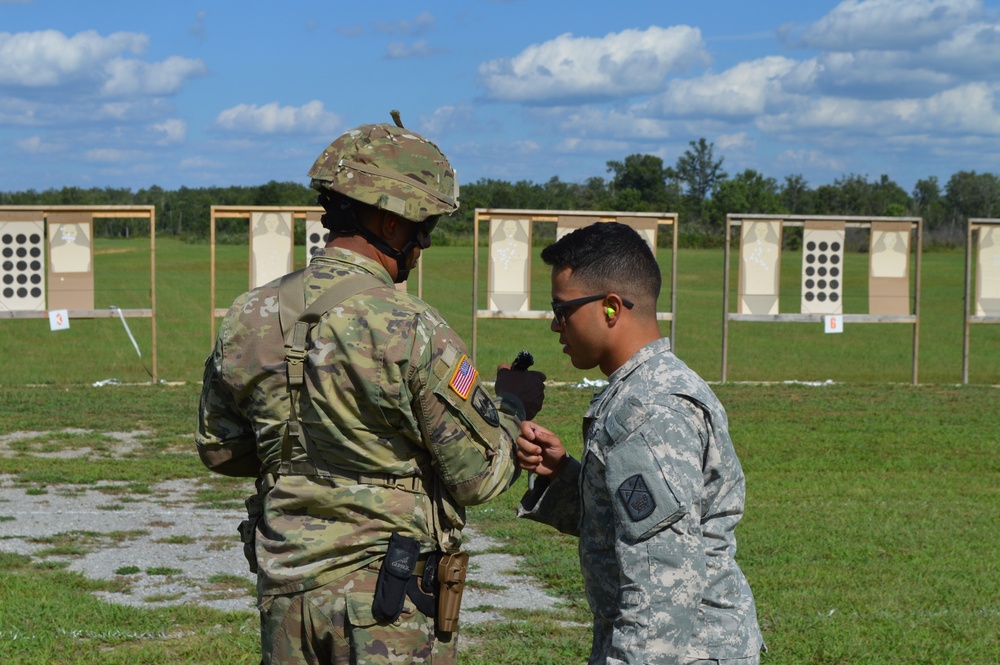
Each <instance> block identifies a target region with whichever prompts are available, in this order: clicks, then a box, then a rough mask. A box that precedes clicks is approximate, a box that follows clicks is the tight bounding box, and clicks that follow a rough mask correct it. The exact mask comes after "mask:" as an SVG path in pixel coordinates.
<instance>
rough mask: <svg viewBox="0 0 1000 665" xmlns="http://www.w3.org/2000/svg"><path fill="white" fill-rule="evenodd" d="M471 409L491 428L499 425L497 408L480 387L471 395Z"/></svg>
mask: <svg viewBox="0 0 1000 665" xmlns="http://www.w3.org/2000/svg"><path fill="white" fill-rule="evenodd" d="M472 408H473V409H475V410H476V413H478V414H479V415H481V416H482V417H483V420H485V421H486V422H487V423H489V424H490V425H492V426H493V427H497V426H498V425H499V424H500V414H498V413H497V407H496V405H495V404H494V403H493V400H492V399H490V396H489V394H488V393H487V392H486V391H485V390H483V387H482V386H476V390H475V391H474V392H473V393H472Z"/></svg>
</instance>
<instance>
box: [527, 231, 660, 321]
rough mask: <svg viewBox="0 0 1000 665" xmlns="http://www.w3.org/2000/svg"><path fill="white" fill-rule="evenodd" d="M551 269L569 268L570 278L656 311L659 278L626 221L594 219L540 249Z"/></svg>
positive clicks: (647, 250)
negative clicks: (599, 220) (592, 221)
mask: <svg viewBox="0 0 1000 665" xmlns="http://www.w3.org/2000/svg"><path fill="white" fill-rule="evenodd" d="M542 260H543V261H545V263H546V264H547V265H550V266H552V267H554V268H570V269H571V270H572V271H573V278H574V279H580V280H582V281H584V282H586V283H587V285H588V286H590V287H593V288H595V289H599V290H601V291H604V292H606V293H617V294H618V295H620V296H621V297H623V298H625V299H627V300H632V301H634V302H635V303H636V305H640V306H643V308H645V307H649V308H650V309H651V310H652V311H653V312H655V311H656V300H657V298H659V296H660V286H661V282H662V278H661V276H660V266H659V264H658V263H657V262H656V257H655V256H654V255H653V252H652V250H651V249H650V248H649V245H648V244H647V243H646V241H645V240H644V239H643V238H642V236H640V235H639V234H638V232H636V231H635V229H633V228H632V227H630V226H628V225H627V224H622V223H620V222H596V223H594V224H590V225H588V226H584V227H582V228H579V229H576V230H575V231H573V232H571V233H568V234H566V235H565V236H563V237H562V238H560V239H559V240H557V241H556V242H554V243H553V244H551V245H549V246H548V247H546V248H545V249H543V250H542Z"/></svg>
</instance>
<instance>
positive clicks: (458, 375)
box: [448, 355, 479, 399]
mask: <svg viewBox="0 0 1000 665" xmlns="http://www.w3.org/2000/svg"><path fill="white" fill-rule="evenodd" d="M477 378H479V370H477V369H476V368H475V367H473V366H472V363H471V362H469V357H468V356H466V355H463V356H462V360H461V361H459V363H458V367H456V368H455V373H454V374H452V376H451V381H449V382H448V385H449V386H450V387H451V389H452V390H454V391H455V393H456V394H457V395H458V396H459V397H461V398H462V399H469V392H470V391H471V390H472V386H473V384H475V382H476V379H477Z"/></svg>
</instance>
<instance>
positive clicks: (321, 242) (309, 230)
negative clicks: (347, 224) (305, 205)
mask: <svg viewBox="0 0 1000 665" xmlns="http://www.w3.org/2000/svg"><path fill="white" fill-rule="evenodd" d="M329 239H330V232H329V231H327V230H326V229H325V228H324V227H323V223H322V222H321V221H320V220H319V219H318V218H317V219H313V218H312V215H311V214H310V215H309V216H307V217H306V263H309V262H310V261H312V259H313V257H314V256H316V254H317V253H319V252H321V251H322V250H323V248H324V247H326V243H327V241H328V240H329Z"/></svg>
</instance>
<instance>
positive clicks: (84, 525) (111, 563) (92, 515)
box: [0, 435, 556, 624]
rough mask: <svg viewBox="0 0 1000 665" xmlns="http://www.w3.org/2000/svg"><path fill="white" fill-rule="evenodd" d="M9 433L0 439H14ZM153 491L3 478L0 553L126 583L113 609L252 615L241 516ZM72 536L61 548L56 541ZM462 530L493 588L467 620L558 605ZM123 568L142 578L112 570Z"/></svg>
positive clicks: (481, 539) (478, 575) (183, 495)
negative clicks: (200, 609) (191, 606)
mask: <svg viewBox="0 0 1000 665" xmlns="http://www.w3.org/2000/svg"><path fill="white" fill-rule="evenodd" d="M10 436H11V435H8V437H3V438H4V439H8V440H10V439H9V437H10ZM127 438H128V437H123V439H125V441H124V445H128V442H127ZM0 443H4V442H0ZM0 447H2V446H0ZM77 452H80V451H77ZM151 489H152V492H151V493H143V494H134V493H129V492H127V491H123V490H124V484H122V483H114V482H101V483H100V484H99V486H97V487H95V486H83V485H55V486H50V487H48V488H47V491H46V492H45V493H37V492H32V491H31V490H30V489H29V488H26V487H23V486H19V485H17V484H16V483H15V482H14V479H13V478H11V477H10V476H0V552H12V553H17V554H24V555H30V556H36V557H43V556H44V558H45V560H47V561H53V560H65V561H67V562H68V564H69V569H70V570H73V571H78V572H80V573H82V574H83V575H85V576H86V577H89V578H93V579H102V580H110V579H116V578H119V579H121V580H123V581H127V583H128V585H127V591H126V592H124V593H111V592H99V593H98V595H99V596H100V597H101V598H103V599H104V600H106V601H108V602H113V603H121V604H126V605H135V606H143V607H156V606H163V605H176V604H183V603H200V604H202V605H206V606H209V607H213V608H216V609H219V610H226V611H234V612H253V611H254V610H255V607H254V599H253V593H252V591H250V590H249V588H248V585H251V584H252V583H253V579H254V578H253V576H252V575H251V574H250V573H249V571H247V568H246V561H245V560H244V558H243V551H242V545H241V544H240V542H239V538H238V537H237V535H236V525H237V524H238V523H239V521H240V519H242V518H241V515H240V514H239V513H238V512H236V511H232V510H209V509H201V508H196V507H195V494H196V492H197V490H198V489H200V485H199V484H198V483H197V482H195V481H188V480H184V481H181V480H171V481H167V482H163V483H160V484H158V485H155V486H153V487H152V488H151ZM73 532H76V533H75V535H73V536H71V537H69V538H65V539H59V540H58V542H53V541H52V540H51V538H52V537H53V536H57V535H59V534H70V533H73ZM466 533H467V534H468V535H469V536H470V537H469V538H468V543H467V545H468V546H467V549H468V550H469V552H470V573H469V579H470V580H471V581H472V582H473V583H482V584H485V585H489V587H490V588H489V589H481V588H473V587H472V586H469V587H467V588H466V591H465V596H464V598H463V601H462V606H463V611H462V620H463V623H466V624H474V623H480V622H484V621H491V620H495V619H498V618H500V615H499V614H497V612H495V611H493V610H492V609H491V608H538V609H545V608H551V607H553V606H554V605H555V603H556V599H554V598H553V597H551V596H549V595H547V594H546V593H545V592H543V591H542V590H541V589H540V588H539V586H538V585H533V584H532V583H531V580H530V578H528V577H525V576H523V575H510V574H508V572H507V571H510V570H512V569H514V568H515V567H516V566H515V561H514V559H513V557H511V556H509V555H506V554H498V553H493V552H489V551H488V550H491V549H495V548H496V546H497V545H498V543H496V542H495V541H492V540H491V539H489V538H487V537H485V536H481V535H479V534H476V533H474V532H470V531H468V530H467V532H466ZM102 534H105V535H103V536H102ZM46 539H48V540H46ZM63 544H69V545H72V544H82V545H83V546H84V547H85V548H86V549H87V550H88V553H86V554H85V555H82V556H81V555H71V556H64V555H56V554H46V553H45V550H46V549H47V548H52V547H54V546H56V545H63ZM126 567H131V568H132V569H138V571H139V572H135V573H130V574H124V575H121V574H118V573H117V572H116V571H119V570H122V569H124V568H126ZM157 569H159V570H157ZM167 569H174V570H175V571H181V572H170V571H169V570H167ZM150 571H152V573H151V572H150ZM163 573H166V574H163ZM219 576H224V577H223V578H222V579H219ZM213 578H214V579H213Z"/></svg>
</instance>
